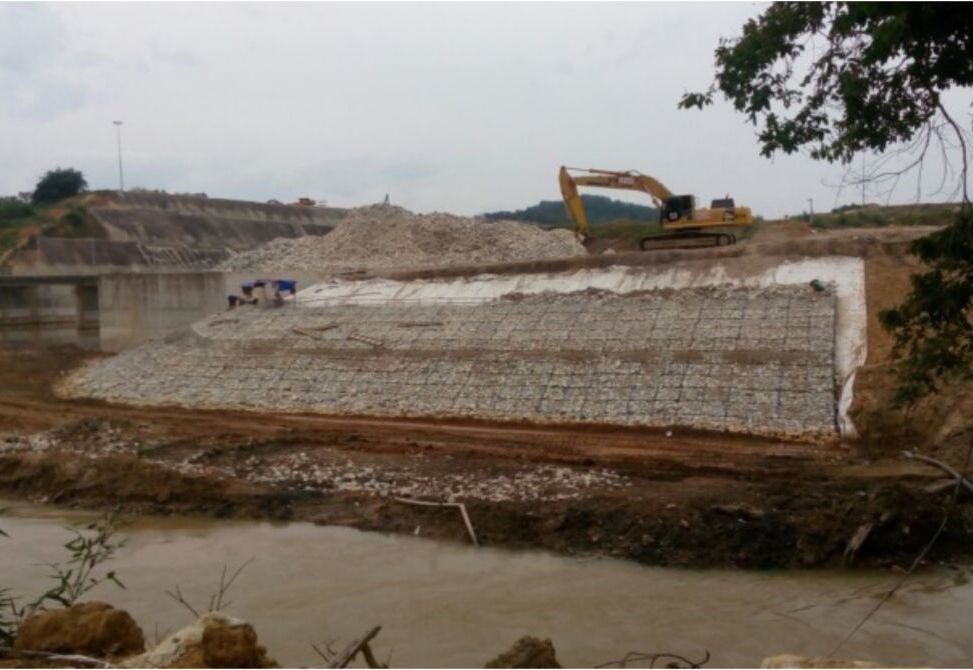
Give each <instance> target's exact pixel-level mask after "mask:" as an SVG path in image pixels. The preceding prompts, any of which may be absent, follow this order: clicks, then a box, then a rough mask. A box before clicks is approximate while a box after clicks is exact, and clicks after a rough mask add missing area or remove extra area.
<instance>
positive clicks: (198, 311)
mask: <svg viewBox="0 0 973 670" xmlns="http://www.w3.org/2000/svg"><path fill="white" fill-rule="evenodd" d="M256 278H257V275H255V274H254V273H244V272H230V273H224V272H214V271H200V272H171V273H124V274H110V275H102V276H101V277H99V278H98V297H99V317H100V324H101V348H102V349H103V350H104V351H121V350H123V349H127V348H129V347H133V346H136V345H139V344H141V343H143V342H146V341H148V340H155V339H160V338H164V337H165V336H166V335H169V334H170V333H173V332H175V331H177V330H180V329H182V328H185V327H186V326H188V325H189V324H191V323H194V322H196V321H199V320H200V319H203V318H205V317H207V316H210V315H211V314H214V313H218V312H223V311H225V310H226V309H227V296H228V295H230V294H236V295H239V294H240V284H241V283H242V282H244V281H248V280H251V279H256ZM273 278H287V279H296V280H297V282H298V288H301V287H304V286H308V285H310V284H311V283H313V282H314V281H316V280H317V279H318V275H309V274H308V273H296V274H292V273H278V274H275V275H274V276H273Z"/></svg>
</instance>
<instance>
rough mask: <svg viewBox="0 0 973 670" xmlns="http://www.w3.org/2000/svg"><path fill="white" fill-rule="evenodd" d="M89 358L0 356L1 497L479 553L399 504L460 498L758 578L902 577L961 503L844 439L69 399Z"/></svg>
mask: <svg viewBox="0 0 973 670" xmlns="http://www.w3.org/2000/svg"><path fill="white" fill-rule="evenodd" d="M84 358H85V355H84V354H82V353H81V352H79V351H77V350H74V349H68V348H62V349H45V350H29V349H20V350H9V349H8V350H0V495H2V496H5V497H15V498H24V499H29V500H32V501H43V502H50V503H55V504H59V505H72V506H78V507H86V508H102V507H106V506H109V505H114V504H118V505H121V506H122V507H123V509H125V510H126V511H128V512H131V513H157V514H158V513H162V514H205V515H215V516H221V517H230V516H237V517H252V518H272V519H281V520H283V519H299V520H310V521H314V522H317V523H322V524H341V525H348V526H353V527H357V528H361V529H366V530H381V531H390V532H402V533H410V534H417V535H422V536H431V537H439V538H449V539H453V540H455V541H458V542H468V541H469V539H468V537H467V533H466V530H465V527H464V525H463V523H462V520H461V518H460V515H459V514H458V512H457V510H455V509H453V508H430V507H418V506H414V505H409V504H405V503H402V502H400V501H398V500H396V498H407V499H415V500H440V501H441V500H449V499H452V500H456V501H459V502H463V503H464V504H465V505H466V507H467V509H468V511H469V514H470V517H471V519H472V521H473V525H474V528H475V530H476V534H477V537H478V540H479V542H480V543H481V544H484V545H494V546H507V547H521V548H526V547H534V548H547V549H552V550H555V551H559V552H563V553H579V554H606V555H613V556H622V557H628V558H631V559H634V560H637V561H641V562H644V563H649V564H659V565H691V566H730V565H734V566H745V567H797V566H822V565H838V564H842V563H847V562H852V561H853V562H854V564H856V565H876V564H878V565H894V564H905V563H907V562H909V561H911V559H912V558H913V557H914V555H915V553H916V552H917V551H918V550H919V548H921V546H922V545H923V544H924V543H925V542H926V541H927V540H928V538H929V537H930V536H931V535H932V533H933V532H934V530H935V528H936V526H938V525H939V523H940V521H941V519H942V509H943V506H944V503H945V501H946V500H947V499H948V492H944V491H942V490H939V491H938V492H930V491H928V490H927V487H929V485H930V484H931V483H935V482H936V481H937V479H938V474H937V472H936V471H935V470H931V469H928V468H926V467H924V466H918V465H914V464H911V463H903V462H901V461H897V460H893V459H884V460H878V461H874V460H873V461H865V460H864V459H863V458H861V457H859V456H858V455H857V454H856V452H855V449H854V448H853V447H852V446H849V445H842V444H838V443H835V444H800V443H787V442H781V441H776V440H768V439H760V438H753V437H745V436H727V435H723V434H707V433H692V432H688V431H685V430H684V429H674V431H673V434H672V435H668V434H667V432H668V431H664V430H663V431H657V430H645V429H618V428H612V427H591V426H534V425H528V424H498V423H487V422H457V421H435V420H426V421H421V420H384V419H372V418H367V417H330V416H318V415H297V414H294V415H281V414H266V413H255V412H231V411H200V410H192V409H185V408H144V407H129V406H121V405H111V404H106V403H101V402H94V401H80V402H79V401H77V400H63V399H59V398H57V397H56V396H55V395H54V394H53V391H52V387H53V385H54V384H55V383H56V381H57V379H58V378H59V377H60V376H61V375H62V374H63V373H64V372H65V371H67V370H69V369H71V368H72V367H74V366H75V365H77V364H79V363H80V362H82V361H83V360H84ZM890 453H894V452H890ZM864 526H870V531H869V532H868V534H867V537H866V538H865V541H864V542H863V543H862V544H861V546H860V547H859V548H858V549H857V550H855V551H851V550H849V541H850V540H851V538H852V537H853V536H854V535H855V534H856V532H857V531H859V529H861V528H862V527H864ZM971 528H973V523H971V522H970V519H969V511H968V509H966V508H964V509H963V512H962V514H960V515H958V516H956V518H955V519H954V520H953V521H952V522H951V523H950V524H949V526H948V528H947V532H946V533H945V534H944V536H943V537H942V538H941V539H940V541H939V543H938V544H937V549H936V552H937V553H936V554H933V558H944V557H953V556H956V555H958V553H959V552H961V551H963V550H964V548H965V547H968V546H969V544H968V542H969V538H970V536H971V534H973V533H971Z"/></svg>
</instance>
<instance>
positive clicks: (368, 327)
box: [62, 286, 836, 436]
mask: <svg viewBox="0 0 973 670" xmlns="http://www.w3.org/2000/svg"><path fill="white" fill-rule="evenodd" d="M834 320H835V298H834V295H833V294H832V293H831V292H830V291H829V290H826V291H822V292H816V291H814V290H813V289H812V288H810V287H806V286H795V287H786V288H785V287H779V288H773V289H685V290H680V291H655V292H647V293H642V294H634V295H616V294H605V293H595V292H585V293H576V294H566V295H551V294H543V295H538V296H531V297H526V298H519V299H518V298H506V299H501V300H496V301H493V302H488V303H484V304H479V305H459V304H449V303H445V304H433V305H423V304H401V305H397V304H393V305H382V306H362V305H355V306H352V305H343V306H330V307H315V308H307V307H301V306H293V305H291V306H287V307H283V308H279V309H257V308H240V309H237V310H235V311H233V312H228V313H226V314H223V315H219V316H214V317H212V318H210V319H208V320H206V321H203V322H200V323H198V324H196V325H195V326H194V327H193V329H192V330H191V331H189V332H187V333H185V334H184V335H182V336H181V337H178V338H173V339H170V340H169V341H166V342H153V343H150V344H146V345H143V346H141V347H139V348H137V349H133V350H130V351H127V352H125V353H122V354H120V355H118V356H116V357H114V358H111V359H106V360H102V361H98V362H95V363H92V364H90V365H89V366H88V367H86V368H83V369H82V370H81V371H79V372H78V373H76V374H75V375H74V376H73V377H71V378H70V379H69V380H68V381H67V382H66V383H65V385H64V386H63V387H62V392H65V393H67V394H68V395H80V396H90V397H96V398H103V399H107V400H113V401H121V402H126V403H132V404H178V405H187V406H192V407H225V408H256V409H263V410H282V411H316V412H322V413H335V414H366V415H379V416H443V417H479V418H493V419H530V420H537V421H554V422H595V423H608V424H625V425H647V426H669V425H682V426H689V427H694V428H701V429H712V430H731V431H738V432H746V433H755V434H771V435H793V436H833V435H834V434H835V430H836V429H835V373H834V360H835V357H834V346H835V345H834Z"/></svg>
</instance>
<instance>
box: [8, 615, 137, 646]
mask: <svg viewBox="0 0 973 670" xmlns="http://www.w3.org/2000/svg"><path fill="white" fill-rule="evenodd" d="M14 649H18V650H28V651H47V652H52V653H60V654H84V655H87V656H94V657H97V658H117V657H121V656H129V655H131V654H140V653H142V651H143V650H144V649H145V638H144V637H143V635H142V629H141V628H139V627H138V624H136V623H135V620H134V619H132V617H131V616H130V615H129V614H128V612H125V611H123V610H117V609H115V608H114V607H112V606H111V605H107V604H105V603H100V602H90V603H81V604H79V605H73V606H72V607H68V608H65V609H59V610H51V611H49V612H37V613H36V614H31V615H30V616H29V617H27V618H26V619H25V620H24V622H23V623H22V624H20V628H19V629H18V631H17V639H16V640H15V641H14Z"/></svg>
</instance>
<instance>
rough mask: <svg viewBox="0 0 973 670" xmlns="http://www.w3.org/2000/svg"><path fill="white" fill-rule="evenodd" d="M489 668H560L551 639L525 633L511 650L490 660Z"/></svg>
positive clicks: (487, 665)
mask: <svg viewBox="0 0 973 670" xmlns="http://www.w3.org/2000/svg"><path fill="white" fill-rule="evenodd" d="M486 667H487V668H560V667H561V665H560V664H559V663H558V662H557V657H556V656H555V655H554V644H553V643H551V640H550V639H549V638H548V639H544V640H541V639H540V638H536V637H532V636H530V635H525V636H524V637H522V638H520V639H519V640H517V641H516V642H515V643H514V646H512V647H511V648H510V649H509V650H507V651H505V652H504V653H502V654H500V655H499V656H497V657H496V658H495V659H493V660H492V661H488V662H487V664H486Z"/></svg>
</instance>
